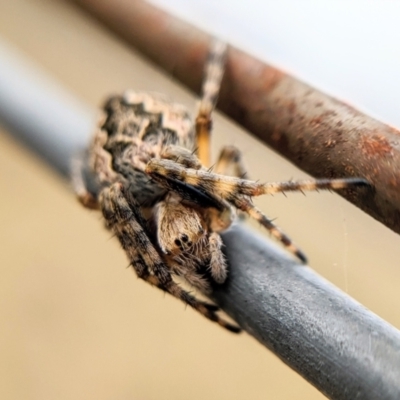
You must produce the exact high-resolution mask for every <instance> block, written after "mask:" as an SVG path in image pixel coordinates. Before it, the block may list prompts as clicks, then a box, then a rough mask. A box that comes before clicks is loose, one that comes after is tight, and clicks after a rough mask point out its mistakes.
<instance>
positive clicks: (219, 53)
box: [196, 41, 227, 166]
mask: <svg viewBox="0 0 400 400" xmlns="http://www.w3.org/2000/svg"><path fill="white" fill-rule="evenodd" d="M226 51H227V46H226V44H225V43H223V42H220V41H215V42H214V43H213V45H212V47H211V50H210V53H209V58H208V61H207V64H206V68H205V74H204V79H203V87H202V94H201V100H200V106H199V110H198V113H197V117H196V146H197V148H198V155H199V158H200V161H201V163H202V164H203V165H204V166H209V165H210V134H211V126H212V118H211V113H212V111H213V109H214V108H215V105H216V103H217V99H218V94H219V89H220V86H221V81H222V77H223V74H224V65H225V58H226Z"/></svg>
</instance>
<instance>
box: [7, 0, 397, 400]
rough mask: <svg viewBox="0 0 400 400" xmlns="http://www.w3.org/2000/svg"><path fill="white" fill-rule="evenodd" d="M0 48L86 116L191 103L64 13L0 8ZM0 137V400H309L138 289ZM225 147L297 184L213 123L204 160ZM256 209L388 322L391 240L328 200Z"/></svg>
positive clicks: (91, 219)
mask: <svg viewBox="0 0 400 400" xmlns="http://www.w3.org/2000/svg"><path fill="white" fill-rule="evenodd" d="M0 40H5V41H7V42H8V43H9V44H11V45H13V46H14V47H15V48H17V49H19V51H21V52H22V53H23V54H24V55H25V56H27V57H29V58H30V59H32V60H34V61H35V62H36V63H37V64H38V65H39V66H40V67H41V68H42V69H43V70H44V71H45V72H46V73H47V74H49V76H51V77H52V78H53V79H55V80H57V81H58V82H59V83H61V84H62V85H63V86H65V87H66V88H67V89H68V90H69V91H71V92H72V93H73V94H74V95H75V96H76V97H77V98H79V99H80V100H81V101H84V102H86V103H88V104H89V105H91V106H93V107H94V106H97V105H98V104H99V103H100V102H101V100H102V99H103V98H104V97H105V95H107V94H108V93H109V92H115V91H118V90H122V89H124V88H126V87H131V88H137V89H145V90H156V91H160V92H164V93H168V94H170V95H171V96H172V97H173V98H175V99H176V100H177V101H179V102H181V103H184V104H186V105H187V106H188V107H189V108H190V109H194V106H195V98H194V97H192V96H191V95H190V94H189V93H187V92H186V91H185V90H183V89H182V88H180V87H179V86H177V85H176V84H175V83H174V82H172V81H171V79H170V78H168V77H167V76H165V75H163V74H162V73H160V72H159V71H157V69H156V68H155V67H154V66H152V65H150V64H149V63H147V62H146V60H144V59H142V58H141V57H140V56H139V55H138V54H136V53H135V52H134V51H133V50H132V49H130V48H128V47H126V46H125V45H124V44H122V43H120V42H119V41H118V40H116V39H115V38H113V37H112V36H110V34H109V33H108V32H107V31H105V30H104V29H103V28H102V27H101V26H99V25H98V24H97V23H95V22H93V21H91V20H89V19H88V18H87V17H86V16H84V15H83V14H82V13H81V12H80V11H79V10H77V9H75V8H74V7H72V6H70V5H68V4H65V3H62V2H58V1H50V0H48V1H46V0H0ZM0 90H1V89H0ZM0 141H1V157H0V193H1V199H0V221H1V223H0V240H1V253H0V254H1V255H0V260H1V262H0V265H1V268H2V278H1V280H0V323H1V329H0V398H1V399H204V398H209V399H321V398H323V396H322V395H321V394H319V393H318V392H317V391H316V390H315V389H314V388H313V387H311V386H310V385H309V384H308V383H306V382H305V381H304V380H303V379H302V378H300V377H298V376H297V375H296V374H295V373H294V372H292V371H291V370H290V369H289V368H287V367H286V366H285V365H284V364H283V363H282V362H281V361H279V360H278V359H277V358H276V357H275V356H274V355H272V354H271V353H270V352H269V351H267V350H266V349H264V348H263V347H262V346H261V345H259V344H258V343H257V342H256V341H255V340H254V339H252V338H251V337H250V336H248V335H247V334H243V335H241V336H234V335H232V334H229V333H227V332H224V331H223V330H222V329H220V328H218V327H216V326H214V325H213V324H211V323H209V322H207V321H206V320H204V319H203V318H202V317H200V316H198V315H197V314H196V313H195V312H193V311H192V310H190V309H185V308H184V306H183V305H182V304H180V303H179V302H178V301H175V300H174V299H171V298H169V297H165V296H164V295H163V294H162V293H160V292H158V291H157V290H156V289H152V288H150V287H149V286H147V285H146V284H145V283H142V282H140V281H138V280H137V279H136V278H135V275H134V273H133V272H132V271H131V270H129V269H127V268H126V265H127V260H126V258H125V256H124V254H123V252H122V251H121V250H120V249H119V246H118V244H117V243H116V242H115V240H113V239H110V234H109V233H107V232H106V231H105V230H104V229H103V228H102V223H101V220H100V216H99V215H98V214H96V213H91V212H88V211H86V210H84V209H81V208H80V206H79V205H78V204H77V203H76V201H75V200H74V198H73V195H72V194H71V191H70V188H69V185H68V183H66V182H63V181H61V180H60V178H59V176H57V175H56V174H55V173H54V172H53V171H51V170H50V169H49V168H48V167H47V166H46V165H44V164H43V162H41V161H40V160H38V159H37V158H36V157H35V156H34V155H32V154H31V153H29V152H28V151H27V150H26V149H24V148H23V147H22V146H21V145H20V144H18V143H17V142H15V141H14V140H13V139H12V138H11V136H10V135H9V134H7V133H6V132H5V131H4V130H2V131H1V134H0ZM225 143H232V144H236V145H237V146H240V147H241V148H242V150H243V151H244V154H245V157H246V160H247V165H248V167H249V171H250V174H251V176H252V177H255V178H259V179H262V180H264V179H265V180H285V179H288V178H292V177H296V178H297V177H298V178H301V177H304V176H305V175H304V173H303V172H301V171H299V170H296V169H295V168H294V167H292V166H291V165H289V164H288V163H287V162H286V161H284V160H283V159H281V158H280V157H278V156H277V155H275V154H274V153H273V152H271V151H270V150H268V149H267V148H266V147H265V146H263V145H261V144H260V143H258V142H257V141H256V140H255V139H254V138H252V137H250V136H249V135H248V134H246V133H244V132H243V131H241V130H240V129H238V128H237V127H236V126H234V125H233V124H232V123H230V122H229V121H227V120H226V119H225V118H223V117H221V116H219V115H217V116H216V122H215V135H214V137H213V149H214V156H215V154H216V152H217V149H218V148H220V147H221V146H222V145H223V144H225ZM257 204H258V205H259V206H260V207H261V208H262V209H263V210H265V211H266V213H267V214H268V215H269V216H271V217H279V218H278V221H277V222H278V224H279V225H280V226H281V227H283V228H284V229H285V230H286V231H287V232H288V233H290V235H291V236H292V237H293V238H295V240H296V242H297V243H298V244H299V245H301V246H302V248H303V249H304V250H305V251H306V253H307V254H308V255H309V258H310V260H311V266H313V267H314V268H315V269H316V270H317V271H318V272H319V273H320V274H321V275H323V276H325V277H326V278H327V279H329V280H330V281H332V282H333V283H334V284H336V285H338V286H339V287H341V288H342V289H343V290H345V291H347V292H348V293H349V294H350V295H351V296H353V297H354V298H356V299H357V300H359V301H360V302H361V303H363V304H364V305H366V306H367V307H368V308H370V309H372V310H373V311H374V312H376V313H377V314H379V315H380V316H382V317H383V318H384V319H386V320H388V321H389V322H390V323H392V324H394V325H395V326H397V327H399V326H400V313H399V312H398V311H397V310H398V308H399V305H400V295H399V293H400V291H399V287H400V280H399V278H400V269H399V268H398V264H399V261H398V260H399V259H400V257H399V256H400V246H399V237H398V236H397V235H395V234H394V233H392V232H390V231H389V230H388V229H386V228H385V227H383V226H382V225H380V224H379V223H377V222H375V221H373V220H372V219H371V218H369V217H368V216H367V215H365V214H363V213H362V212H361V211H359V210H357V209H355V208H354V207H353V206H352V205H350V204H347V203H346V202H345V201H343V200H342V199H341V198H339V197H338V196H336V195H334V194H329V193H323V194H307V196H306V197H304V196H302V195H295V194H293V195H290V196H288V198H285V197H284V196H275V197H274V198H264V199H259V200H258V201H257Z"/></svg>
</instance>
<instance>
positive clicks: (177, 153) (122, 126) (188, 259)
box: [72, 41, 368, 332]
mask: <svg viewBox="0 0 400 400" xmlns="http://www.w3.org/2000/svg"><path fill="white" fill-rule="evenodd" d="M226 54H227V46H226V44H224V43H222V42H220V41H214V42H213V44H212V46H211V48H210V54H209V58H208V61H207V63H206V67H205V74H204V80H203V86H202V95H201V99H200V105H199V109H198V114H197V117H196V120H195V124H193V123H192V120H191V118H190V116H189V113H188V111H187V110H186V108H185V107H183V106H181V105H179V104H176V103H173V102H171V101H169V99H167V98H165V97H164V96H162V95H160V94H154V93H147V92H133V91H126V92H125V93H123V94H122V95H117V96H112V97H110V98H109V99H108V100H107V101H106V103H105V105H104V108H103V115H102V117H101V120H100V122H99V124H98V127H97V130H96V131H95V134H94V137H93V139H92V142H91V144H90V146H89V149H88V151H87V155H86V157H82V158H79V159H76V160H75V161H74V163H73V171H72V181H73V185H74V188H75V191H76V194H77V197H78V199H79V200H80V202H81V203H82V204H83V205H84V206H85V207H87V208H91V209H99V210H101V212H102V214H103V217H104V219H105V225H106V227H107V228H108V229H109V230H110V231H112V232H113V234H114V235H115V236H116V237H117V238H118V240H119V242H120V244H121V246H122V248H123V249H124V250H125V252H126V254H127V256H128V258H129V262H130V265H132V267H133V268H134V269H135V271H136V273H137V275H138V277H139V278H141V279H143V280H145V281H147V282H148V283H150V284H152V285H154V286H157V287H158V288H160V289H162V290H163V291H165V292H167V293H169V294H171V295H172V296H174V297H177V298H178V299H180V300H182V301H183V302H184V303H186V304H188V305H189V306H191V307H192V308H194V309H195V310H197V311H198V312H200V313H201V314H203V315H204V316H205V317H206V318H208V319H209V320H211V321H214V322H216V323H218V324H219V325H221V326H222V327H224V328H226V329H228V330H230V331H232V332H240V328H239V327H238V326H236V325H234V324H232V323H229V322H227V321H226V320H225V319H223V318H221V316H220V315H219V314H218V310H219V309H218V307H217V306H216V305H214V304H212V303H211V302H208V301H203V300H200V299H198V298H197V297H196V296H194V295H193V294H191V293H189V292H188V291H186V290H185V289H184V288H183V287H182V286H181V285H180V284H179V283H177V282H176V280H175V279H174V278H175V277H176V276H178V277H180V278H182V279H183V280H184V281H186V282H187V283H188V284H189V285H191V286H192V287H194V288H197V289H199V290H200V291H201V292H203V293H205V294H207V293H210V290H211V287H212V286H213V285H215V284H223V283H224V282H225V280H226V279H227V275H228V265H227V261H226V260H225V258H224V255H223V253H222V250H221V249H222V246H223V244H222V240H221V237H220V234H219V233H220V232H222V231H224V230H226V229H228V228H229V226H230V225H231V224H232V222H233V221H234V219H235V213H236V211H239V212H240V213H244V214H247V215H249V216H250V217H252V218H254V219H256V220H257V221H258V222H259V223H260V224H261V225H262V226H264V227H265V228H266V229H267V230H268V231H269V232H270V233H271V234H272V235H273V236H274V237H275V238H277V239H278V240H279V241H280V242H282V244H283V245H284V246H285V247H286V248H287V249H288V250H289V251H290V252H292V253H293V254H294V255H296V256H297V257H298V258H299V259H300V260H301V261H303V262H306V257H305V255H304V254H303V252H302V251H301V250H300V249H299V248H298V247H297V246H296V245H295V244H294V243H293V242H292V241H291V239H290V238H289V237H288V236H287V235H286V234H284V233H283V232H282V231H281V230H280V229H279V228H278V227H277V226H275V224H274V223H273V222H272V221H271V220H270V219H268V218H267V217H266V216H265V215H264V214H263V213H262V212H261V211H260V210H259V209H257V208H256V207H255V206H254V205H253V204H252V202H251V198H252V197H253V196H259V195H262V194H273V193H278V192H286V191H304V190H318V189H343V188H347V187H350V186H363V185H364V186H365V185H368V182H367V181H366V180H364V179H360V178H347V179H318V180H306V181H299V182H294V181H288V182H278V183H259V182H255V181H251V180H247V179H243V177H244V176H245V173H246V171H245V168H244V166H243V161H242V156H241V153H240V151H239V150H238V149H237V148H235V147H233V146H226V147H224V148H223V149H222V151H221V153H220V156H219V159H218V161H217V163H216V164H215V166H214V167H213V168H210V169H207V168H209V166H210V133H211V124H212V119H211V113H212V111H213V109H214V108H215V105H216V102H217V97H218V93H219V88H220V84H221V80H222V77H223V72H224V63H225V58H226ZM194 149H196V150H194ZM86 166H87V168H88V169H89V170H90V173H91V174H92V175H93V176H94V177H95V181H96V185H97V187H96V190H89V189H88V188H87V185H86V183H85V182H86V180H85V168H86ZM227 171H233V174H234V176H228V175H227Z"/></svg>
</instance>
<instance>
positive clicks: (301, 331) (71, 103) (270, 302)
mask: <svg viewBox="0 0 400 400" xmlns="http://www.w3.org/2000/svg"><path fill="white" fill-rule="evenodd" d="M0 71H1V74H0V87H1V90H0V120H1V122H2V123H4V124H6V125H7V127H8V128H9V130H10V131H11V132H12V133H13V135H14V136H15V137H17V138H19V139H20V140H21V141H22V142H24V143H25V144H27V145H28V146H29V147H31V148H32V150H33V151H34V152H36V153H37V154H39V155H40V156H41V157H43V158H44V159H45V160H46V161H47V162H48V164H49V165H50V166H51V167H52V168H54V169H56V170H57V171H58V172H60V173H61V176H63V178H66V177H67V176H68V164H69V159H70V156H71V154H73V153H74V152H75V151H77V150H79V149H80V148H82V146H83V145H85V143H86V140H87V137H88V133H89V132H90V131H91V125H92V111H90V109H88V108H87V107H86V106H84V105H80V104H79V103H78V102H77V101H76V100H74V99H73V97H71V96H70V95H69V94H67V93H65V91H63V90H62V89H61V88H59V89H57V90H55V89H54V87H55V86H56V85H55V84H54V82H51V81H50V80H49V79H48V78H45V77H44V76H42V75H40V74H38V72H37V71H32V69H31V68H29V67H27V66H26V65H25V64H21V60H19V59H18V58H15V57H11V56H10V53H9V52H7V51H4V49H1V48H0ZM27 98H29V101H28V100H27ZM223 239H224V242H225V244H226V254H227V257H228V260H229V265H230V276H229V279H228V282H227V283H226V284H225V285H223V286H222V287H220V288H218V289H217V290H215V292H214V293H213V297H214V299H215V300H216V302H217V303H218V304H219V305H220V306H221V307H222V309H224V310H225V311H227V313H228V314H229V315H231V316H232V317H233V318H234V319H235V320H236V321H237V322H238V323H239V324H240V325H241V326H242V327H243V328H244V329H245V330H246V331H247V332H249V333H250V334H251V335H253V336H254V337H255V338H256V339H258V340H259V341H260V342H261V343H263V344H264V345H265V346H267V347H268V348H269V349H270V350H271V351H273V352H274V353H275V354H276V355H277V356H278V357H280V358H281V359H282V360H283V361H284V362H285V363H286V364H287V365H289V366H290V367H292V368H293V369H295V370H296V371H297V372H298V373H299V374H301V375H302V376H303V377H304V378H305V379H307V380H308V381H309V382H310V383H311V384H313V385H314V386H315V387H317V388H318V389H319V390H320V391H321V392H322V393H324V394H325V395H326V396H328V397H329V398H331V399H346V400H354V399H366V400H368V399H371V400H372V399H374V400H375V399H388V400H389V399H393V400H395V399H396V400H398V399H399V398H400V332H399V331H398V330H396V329H395V328H394V327H392V326H391V325H389V324H388V323H386V322H385V321H383V320H382V319H381V318H379V317H378V316H376V315H375V314H373V313H371V312H370V311H368V310H366V309H365V308H364V307H363V306H362V305H360V304H359V303H357V302H356V301H354V300H353V299H352V298H351V297H349V296H348V295H346V294H344V293H343V292H341V291H340V290H339V289H337V288H335V287H334V286H333V285H331V284H329V283H328V282H326V281H325V280H324V279H323V278H321V277H320V276H318V275H317V274H316V273H314V272H313V271H312V270H311V269H309V268H308V267H306V266H301V265H298V264H297V263H296V261H294V260H292V259H291V258H290V257H289V256H288V255H287V254H286V253H284V251H283V250H282V249H280V248H279V247H277V246H276V245H275V244H273V243H271V242H269V241H268V240H266V239H262V238H260V237H259V236H257V235H256V234H254V233H252V232H251V231H249V230H247V229H244V228H243V227H241V226H235V227H233V228H232V229H231V230H230V231H228V232H227V233H225V234H224V235H223ZM238 244H240V245H238ZM238 362H239V361H238Z"/></svg>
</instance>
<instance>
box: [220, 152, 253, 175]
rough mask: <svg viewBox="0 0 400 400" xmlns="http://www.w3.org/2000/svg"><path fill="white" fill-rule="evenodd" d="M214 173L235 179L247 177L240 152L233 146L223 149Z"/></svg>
mask: <svg viewBox="0 0 400 400" xmlns="http://www.w3.org/2000/svg"><path fill="white" fill-rule="evenodd" d="M214 171H215V173H216V174H219V175H231V176H235V177H237V178H244V177H245V176H247V170H246V167H245V166H244V163H243V157H242V153H241V151H240V150H239V149H238V148H237V147H235V146H225V147H223V148H222V150H221V153H220V155H219V158H218V161H217V164H216V165H215V169H214Z"/></svg>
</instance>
